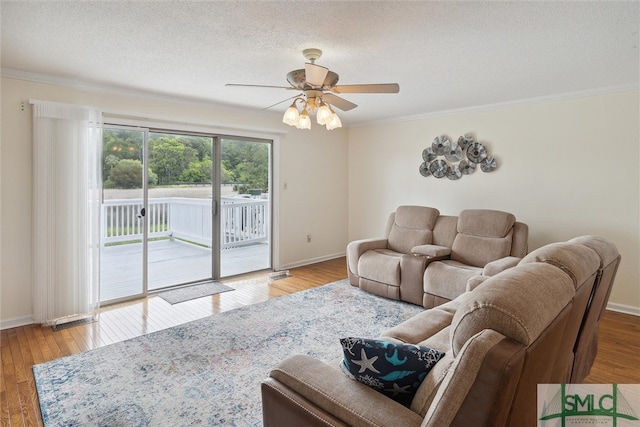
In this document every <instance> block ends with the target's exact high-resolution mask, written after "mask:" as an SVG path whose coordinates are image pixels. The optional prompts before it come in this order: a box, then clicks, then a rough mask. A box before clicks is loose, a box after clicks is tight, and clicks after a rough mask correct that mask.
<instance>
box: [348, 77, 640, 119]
mask: <svg viewBox="0 0 640 427" xmlns="http://www.w3.org/2000/svg"><path fill="white" fill-rule="evenodd" d="M634 90H640V84H639V83H634V84H629V85H619V86H610V87H606V88H599V89H589V90H584V91H576V92H565V93H559V94H554V95H546V96H539V97H534V98H524V99H516V100H512V101H505V102H497V103H494V104H484V105H474V106H471V107H463V108H454V109H451V110H442V111H433V112H430V113H423V114H415V115H411V116H403V117H395V118H389V119H384V120H376V121H366V122H359V123H353V124H351V126H350V127H354V128H355V127H367V126H373V125H379V124H389V123H400V122H408V121H415V120H422V119H430V118H434V117H443V116H454V115H458V114H465V113H476V112H481V111H490V110H500V109H506V108H514V107H523V106H527V105H535V104H544V103H550V102H558V101H566V100H570V99H576V98H586V97H590V96H600V95H608V94H612V93H618V92H630V91H634Z"/></svg>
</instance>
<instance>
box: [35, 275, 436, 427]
mask: <svg viewBox="0 0 640 427" xmlns="http://www.w3.org/2000/svg"><path fill="white" fill-rule="evenodd" d="M423 310H424V309H423V308H422V307H419V306H415V305H411V304H406V303H403V302H398V301H392V300H388V299H385V298H381V297H377V296H375V295H372V294H369V293H367V292H364V291H362V290H360V289H358V288H355V287H352V286H351V285H349V284H348V282H347V281H346V280H342V281H339V282H335V283H331V284H328V285H324V286H319V287H317V288H314V289H310V290H307V291H303V292H298V293H295V294H291V295H287V296H283V297H280V298H276V299H273V300H270V301H266V302H263V303H259V304H255V305H251V306H247V307H242V308H238V309H235V310H231V311H228V312H224V313H220V314H215V315H213V316H210V317H207V318H204V319H201V320H196V321H194V322H190V323H186V324H184V325H180V326H176V327H173V328H170V329H165V330H162V331H158V332H154V333H151V334H148V335H144V336H141V337H137V338H133V339H130V340H127V341H124V342H120V343H116V344H112V345H109V346H106V347H102V348H99V349H96V350H92V351H88V352H85V353H80V354H76V355H73V356H68V357H64V358H61V359H58V360H53V361H50V362H46V363H43V364H39V365H36V366H34V367H33V372H34V375H35V379H36V386H37V390H38V397H39V399H40V407H41V409H42V418H43V420H44V423H45V425H46V426H63V425H64V426H259V425H261V424H262V408H261V396H260V382H261V381H262V380H263V379H264V378H266V377H267V375H268V373H269V371H270V370H271V368H273V367H274V365H276V364H277V363H278V362H279V361H281V360H283V359H285V358H286V357H287V356H289V355H290V354H293V353H306V354H310V355H312V356H315V357H317V358H319V359H321V360H324V361H333V360H335V359H337V358H339V357H341V355H342V353H341V346H340V342H339V339H340V338H341V337H345V336H360V337H372V338H375V337H378V336H379V335H380V334H381V333H382V331H383V330H385V329H387V328H389V327H391V326H394V325H396V324H398V323H400V322H402V321H404V320H406V319H408V318H409V317H412V316H414V315H415V314H417V313H419V312H421V311H423Z"/></svg>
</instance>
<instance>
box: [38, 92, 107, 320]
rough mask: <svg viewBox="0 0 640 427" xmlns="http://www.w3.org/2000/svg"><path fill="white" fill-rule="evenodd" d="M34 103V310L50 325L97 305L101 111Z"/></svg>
mask: <svg viewBox="0 0 640 427" xmlns="http://www.w3.org/2000/svg"><path fill="white" fill-rule="evenodd" d="M31 104H33V189H34V191H33V195H34V199H33V241H32V245H33V259H32V261H33V272H32V274H33V289H32V292H33V312H34V320H35V321H36V322H37V323H42V324H46V325H50V324H58V323H64V322H65V321H70V320H77V319H79V318H83V317H88V316H92V315H93V314H94V311H95V309H96V308H97V307H98V306H99V300H100V296H99V279H100V202H101V185H102V180H101V151H102V150H101V148H102V112H101V111H99V110H96V109H93V108H89V107H83V106H76V105H67V104H60V103H53V102H46V101H36V100H32V101H31Z"/></svg>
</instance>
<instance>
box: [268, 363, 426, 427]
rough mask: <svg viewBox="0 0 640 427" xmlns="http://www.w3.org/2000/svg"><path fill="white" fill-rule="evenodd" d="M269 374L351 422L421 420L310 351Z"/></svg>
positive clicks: (385, 423)
mask: <svg viewBox="0 0 640 427" xmlns="http://www.w3.org/2000/svg"><path fill="white" fill-rule="evenodd" d="M269 376H270V377H271V378H273V379H274V380H276V381H278V382H280V383H281V384H283V385H284V386H286V387H288V388H290V389H291V390H293V391H294V392H296V393H297V394H299V395H301V396H303V397H304V398H305V399H306V400H307V401H308V402H311V403H312V404H313V405H315V406H316V407H318V408H320V409H322V410H323V411H325V412H328V413H330V414H332V415H333V416H334V417H336V418H338V419H340V420H342V421H343V422H344V423H345V424H348V425H367V426H369V425H370V426H380V427H382V426H389V427H392V426H393V427H395V426H399V425H401V426H409V427H410V426H416V427H417V426H420V423H421V422H422V417H420V416H419V415H418V414H416V413H415V412H413V411H412V410H410V409H409V408H407V407H405V406H403V405H401V404H400V403H398V402H396V401H394V400H392V399H389V398H388V397H386V396H385V395H383V394H381V393H378V392H377V391H375V390H373V389H372V388H370V387H367V386H366V385H364V384H362V383H360V382H358V381H356V380H353V379H351V378H349V377H347V376H346V375H345V374H344V373H342V372H341V371H340V370H339V369H338V368H334V367H332V366H330V365H327V364H326V363H324V362H321V361H320V360H318V359H315V358H313V357H311V356H308V355H304V354H296V355H293V356H290V357H288V358H287V359H285V360H284V361H283V362H281V363H280V364H279V365H278V366H277V367H275V368H274V369H273V370H272V371H271V373H270V374H269Z"/></svg>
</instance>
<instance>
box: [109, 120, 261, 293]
mask: <svg viewBox="0 0 640 427" xmlns="http://www.w3.org/2000/svg"><path fill="white" fill-rule="evenodd" d="M103 148H104V150H103V206H102V236H103V238H102V250H101V292H100V294H101V301H102V302H103V303H104V302H116V301H120V300H124V299H129V298H135V297H139V296H143V295H146V294H147V293H148V292H150V291H156V290H160V289H164V288H167V287H171V286H177V285H183V284H188V283H197V282H202V281H206V280H212V279H218V278H221V277H227V276H233V275H238V274H243V273H247V272H251V271H256V270H262V269H268V268H270V267H271V244H270V241H271V233H270V230H271V227H270V224H271V201H270V200H271V197H270V194H271V192H270V182H271V154H270V153H271V144H270V143H269V142H267V141H257V140H250V139H246V138H228V137H221V136H216V135H206V134H186V133H174V132H168V131H154V130H149V129H142V128H126V127H109V128H107V129H105V132H104V147H103Z"/></svg>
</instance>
